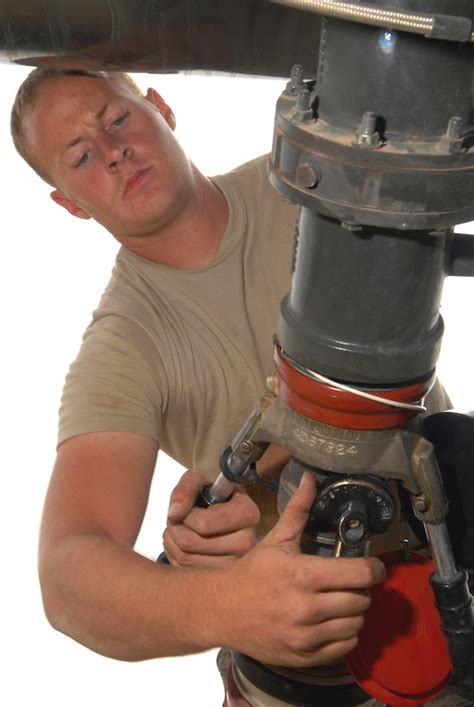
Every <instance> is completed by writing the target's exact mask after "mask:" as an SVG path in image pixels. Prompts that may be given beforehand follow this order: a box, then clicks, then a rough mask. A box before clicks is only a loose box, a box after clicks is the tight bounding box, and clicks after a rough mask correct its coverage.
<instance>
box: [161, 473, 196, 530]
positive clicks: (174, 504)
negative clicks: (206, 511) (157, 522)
mask: <svg viewBox="0 0 474 707" xmlns="http://www.w3.org/2000/svg"><path fill="white" fill-rule="evenodd" d="M204 484H205V481H204V479H203V477H202V476H201V474H200V473H199V472H198V471H195V470H194V469H190V470H189V471H186V473H184V474H183V476H182V477H181V478H180V480H179V481H178V483H177V485H176V486H175V488H174V489H173V491H172V492H171V496H170V505H169V509H168V519H169V520H171V521H173V522H174V523H180V522H182V521H183V520H184V518H186V516H187V515H188V513H189V512H190V511H191V510H192V509H193V508H194V506H195V504H196V499H197V497H198V495H199V491H200V490H201V487H202V486H204Z"/></svg>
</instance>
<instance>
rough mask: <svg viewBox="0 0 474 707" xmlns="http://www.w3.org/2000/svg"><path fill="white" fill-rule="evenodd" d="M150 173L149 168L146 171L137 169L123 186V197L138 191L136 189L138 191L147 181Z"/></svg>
mask: <svg viewBox="0 0 474 707" xmlns="http://www.w3.org/2000/svg"><path fill="white" fill-rule="evenodd" d="M150 171H151V167H147V168H146V169H138V170H137V171H136V172H134V173H133V174H131V175H130V177H129V178H128V179H127V183H126V185H125V191H124V196H130V194H133V193H134V192H136V191H138V189H140V188H141V187H142V186H143V184H145V182H146V181H147V180H148V177H149V176H150Z"/></svg>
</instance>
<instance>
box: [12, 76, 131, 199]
mask: <svg viewBox="0 0 474 707" xmlns="http://www.w3.org/2000/svg"><path fill="white" fill-rule="evenodd" d="M62 76H86V77H87V76H89V77H92V78H99V79H112V80H114V81H118V82H120V83H124V84H126V85H127V86H129V87H130V88H131V89H132V91H133V92H134V93H136V94H137V96H140V97H143V93H142V91H141V90H140V88H139V87H138V85H137V84H136V82H135V81H134V80H133V79H132V77H131V76H129V74H126V73H124V72H123V71H117V72H112V71H110V72H109V71H107V72H106V71H81V70H78V69H42V68H37V69H33V71H31V72H30V73H29V74H28V76H27V77H26V79H25V80H24V81H23V83H22V84H21V86H20V88H19V89H18V91H17V94H16V97H15V101H14V103H13V106H12V111H11V116H10V130H11V135H12V139H13V144H14V145H15V148H16V150H17V152H18V154H19V155H21V157H23V159H24V160H25V162H27V163H28V164H29V165H30V167H31V168H32V169H33V170H34V171H35V172H36V174H38V175H39V176H40V177H41V179H43V180H44V181H45V182H47V183H48V184H50V185H51V186H55V185H54V184H53V183H52V181H51V178H50V177H49V176H48V174H46V172H45V171H44V170H43V169H42V167H41V165H40V164H38V161H37V160H36V159H35V157H34V155H33V152H32V150H31V146H30V145H29V144H28V141H27V139H26V135H25V130H24V118H25V115H26V113H27V111H28V110H29V109H30V108H31V107H32V105H33V103H34V100H35V98H36V96H37V94H38V90H39V88H40V87H41V86H42V85H43V84H44V83H45V81H48V80H51V79H54V78H60V77H62Z"/></svg>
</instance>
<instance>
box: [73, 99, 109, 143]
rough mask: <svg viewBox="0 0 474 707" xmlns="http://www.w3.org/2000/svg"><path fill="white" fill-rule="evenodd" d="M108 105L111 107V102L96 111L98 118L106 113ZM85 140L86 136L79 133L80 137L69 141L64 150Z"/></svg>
mask: <svg viewBox="0 0 474 707" xmlns="http://www.w3.org/2000/svg"><path fill="white" fill-rule="evenodd" d="M108 107H109V104H108V103H106V104H105V105H103V106H102V108H101V109H100V110H99V112H98V113H96V116H95V117H96V118H97V120H100V119H101V118H102V117H103V116H104V115H105V113H106V112H107V108H108ZM83 140H84V138H83V137H82V135H79V137H75V138H74V139H73V140H71V142H68V144H67V145H66V147H65V148H64V152H66V150H69V148H70V147H75V145H78V144H79V143H80V142H82V141H83Z"/></svg>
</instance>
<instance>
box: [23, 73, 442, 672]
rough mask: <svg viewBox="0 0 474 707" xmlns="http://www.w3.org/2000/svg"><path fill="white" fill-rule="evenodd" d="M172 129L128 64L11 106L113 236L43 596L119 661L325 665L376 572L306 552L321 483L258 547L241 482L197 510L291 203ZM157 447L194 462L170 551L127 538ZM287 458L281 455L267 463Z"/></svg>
mask: <svg viewBox="0 0 474 707" xmlns="http://www.w3.org/2000/svg"><path fill="white" fill-rule="evenodd" d="M174 125H175V120H174V116H173V113H172V111H171V109H170V108H169V107H168V106H167V105H166V103H165V102H164V100H163V99H162V98H161V96H160V95H159V94H158V93H157V92H156V91H154V90H153V89H149V90H148V91H147V93H146V96H142V95H140V92H139V91H138V89H136V87H134V85H133V84H132V82H130V80H129V79H128V77H126V76H124V75H122V74H116V75H105V74H94V75H93V74H79V73H77V72H65V73H54V72H48V71H43V70H39V69H36V70H35V71H33V72H32V74H30V77H29V78H28V79H27V80H26V82H25V84H24V85H23V86H22V87H21V89H20V91H19V94H18V96H17V100H16V102H15V106H14V109H13V113H12V133H13V137H14V140H15V144H16V146H17V149H18V150H19V152H20V154H22V156H23V157H24V158H25V159H26V160H27V161H28V162H29V163H30V164H31V165H32V166H33V168H34V169H35V170H36V171H37V172H38V173H39V174H40V176H42V178H43V179H45V180H46V181H47V182H49V183H50V184H51V185H52V187H53V192H52V194H51V196H52V198H53V200H54V201H55V202H56V203H57V204H59V205H60V206H62V207H64V208H66V209H67V210H68V211H69V212H70V213H71V214H72V215H73V216H76V217H78V218H93V219H95V220H96V221H97V222H98V223H100V224H102V225H103V226H105V228H106V229H108V230H109V231H110V233H111V234H112V235H113V236H114V237H115V238H116V239H117V240H118V241H119V243H121V244H122V248H121V250H120V252H119V255H118V257H117V263H116V268H115V271H114V273H113V276H112V279H111V281H110V283H109V285H108V287H107V289H106V291H105V293H104V295H103V297H102V300H101V303H100V305H99V307H98V309H97V311H96V312H95V313H94V318H93V321H92V322H91V324H90V326H89V328H88V329H87V331H86V333H85V336H84V341H83V345H82V348H81V351H80V353H79V356H78V358H77V360H76V361H75V363H74V364H73V365H72V367H71V369H70V372H69V374H68V377H67V380H66V384H65V389H64V394H63V399H62V407H61V414H60V432H59V446H58V454H57V460H56V464H55V468H54V472H53V476H52V480H51V484H50V488H49V492H48V496H47V499H46V503H45V509H44V518H43V524H42V530H41V543H40V577H41V585H42V591H43V597H44V605H45V610H46V613H47V615H48V618H49V620H50V621H51V623H52V624H53V626H55V627H56V628H57V629H58V630H60V631H63V632H64V633H66V634H68V635H70V636H72V637H73V638H74V639H75V640H77V641H79V642H81V643H83V644H84V645H86V646H88V647H89V648H91V649H92V650H95V651H97V652H99V653H103V654H105V655H107V656H111V657H115V658H119V659H124V660H141V659H147V658H155V657H159V656H171V655H181V654H186V653H190V652H198V651H202V650H205V649H208V648H211V647H216V646H227V647H230V648H232V649H234V650H237V651H239V652H242V653H244V654H247V655H249V656H251V657H253V658H255V659H257V660H259V661H262V662H264V663H268V664H278V665H285V666H292V667H296V668H305V667H310V666H315V665H321V664H324V663H327V662H331V661H334V660H336V659H338V658H340V657H341V656H343V655H344V654H346V653H347V652H348V651H349V650H351V649H352V648H353V647H354V646H355V645H356V643H357V634H358V632H359V630H360V628H361V626H362V623H363V616H364V612H365V611H366V609H367V607H368V606H369V602H370V599H369V594H368V589H369V587H370V586H372V585H373V584H374V583H376V582H379V581H380V580H381V579H382V578H383V576H384V569H383V566H382V564H381V563H380V562H379V561H378V560H376V559H373V558H363V559H327V558H325V559H323V558H318V557H311V556H305V555H302V554H301V552H300V550H299V537H300V534H301V532H302V530H303V528H304V526H305V522H306V519H307V516H308V511H309V508H310V506H311V503H312V501H313V499H314V494H315V489H314V484H313V480H312V478H311V477H310V476H309V475H306V476H305V477H304V478H303V482H302V485H301V487H300V488H299V490H298V491H297V492H296V493H295V494H294V496H293V499H292V501H291V502H290V503H289V505H288V506H287V508H286V510H285V512H284V513H283V515H282V517H281V518H280V520H279V521H278V523H277V524H276V525H275V527H274V528H273V529H272V530H271V531H270V532H269V533H268V534H267V535H266V536H265V538H264V539H263V540H261V541H260V542H258V543H257V542H256V528H257V525H258V523H259V521H260V512H259V510H258V508H257V505H256V504H255V503H254V502H253V501H252V500H251V499H250V498H249V496H247V495H246V494H245V493H236V494H235V495H234V496H233V498H232V499H231V500H230V501H229V502H228V503H225V504H222V505H220V506H215V507H212V508H210V509H208V510H206V511H204V510H200V509H197V508H193V506H194V501H195V498H196V495H197V492H198V489H199V488H200V486H201V485H202V484H203V483H204V482H208V481H212V480H213V479H214V478H215V476H216V475H217V471H216V470H217V462H218V458H219V454H220V452H221V450H222V449H223V448H224V447H225V446H227V445H228V444H229V442H230V440H231V439H232V437H233V436H234V435H235V433H236V431H237V430H238V429H239V427H240V425H241V423H242V422H243V420H244V419H245V417H246V416H247V415H248V414H249V412H251V411H252V409H253V408H254V406H255V403H256V401H257V400H258V398H259V397H260V396H261V395H262V393H264V392H265V378H266V375H267V374H268V373H269V372H270V371H271V369H272V336H273V333H274V331H275V318H276V314H277V310H278V305H279V302H280V300H281V298H282V296H283V295H284V294H285V293H286V291H287V290H288V288H289V265H290V256H291V248H292V234H293V228H294V222H295V218H296V211H295V208H294V207H291V206H288V205H287V204H286V203H284V202H283V201H282V199H280V197H279V196H278V195H277V194H276V193H275V192H274V191H273V190H272V188H271V187H270V186H269V184H268V181H267V178H266V169H265V161H264V160H256V161H255V162H253V163H250V164H248V165H244V166H243V167H241V168H239V169H238V170H236V171H235V172H232V173H230V174H228V175H224V176H220V177H216V178H214V179H213V180H210V179H208V178H206V177H204V176H203V175H202V174H200V173H199V171H198V170H197V169H196V168H195V166H194V165H193V164H192V162H191V161H190V160H189V159H188V158H187V157H186V155H185V154H184V153H183V151H182V149H181V148H180V146H179V144H178V143H177V142H176V140H175V138H174V135H173V129H174ZM441 398H442V396H440V398H439V400H438V401H437V402H436V401H435V402H434V407H435V408H436V407H438V406H439V407H444V404H443V402H442V401H441ZM159 447H161V448H163V449H164V450H165V451H166V452H167V453H169V454H170V455H171V456H172V457H174V458H175V459H177V460H178V461H179V462H181V463H182V464H183V465H185V466H187V467H188V468H189V469H193V470H192V471H189V472H187V473H186V474H185V475H184V476H183V477H182V479H181V481H180V482H179V484H178V486H177V487H176V489H175V491H174V492H173V494H172V498H171V505H170V512H169V522H168V526H167V529H166V531H165V533H164V547H165V550H166V552H167V555H168V558H169V560H170V563H171V565H170V566H165V565H162V564H157V563H155V562H153V561H151V560H149V559H146V558H144V557H142V556H140V555H138V554H137V553H135V552H134V550H133V545H134V542H135V539H136V537H137V534H138V531H139V528H140V525H141V522H142V518H143V515H144V512H145V508H146V503H147V497H148V492H149V488H150V483H151V479H152V474H153V470H154V467H155V462H156V457H157V453H158V448H159ZM282 459H283V456H282V454H281V450H270V453H269V454H268V455H265V456H264V458H263V460H262V468H261V473H266V472H269V471H272V470H274V469H275V466H277V465H278V464H279V463H281V461H282ZM195 469H197V470H198V471H195ZM259 504H260V500H259ZM262 510H263V511H264V515H265V514H266V510H267V509H266V507H265V506H264V504H263V506H262ZM263 520H264V521H265V520H266V518H264V519H263ZM242 607H245V610H244V611H243V610H242Z"/></svg>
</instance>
